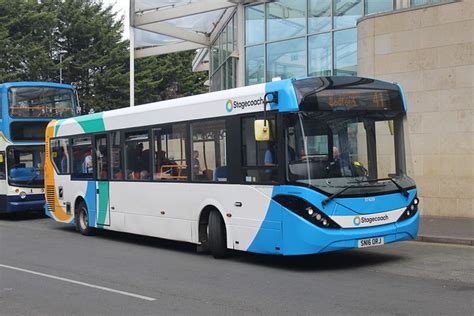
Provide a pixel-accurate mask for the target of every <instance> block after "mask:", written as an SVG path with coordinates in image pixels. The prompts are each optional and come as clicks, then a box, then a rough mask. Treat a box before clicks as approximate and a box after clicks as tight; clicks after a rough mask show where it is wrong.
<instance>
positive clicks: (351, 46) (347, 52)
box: [334, 28, 357, 76]
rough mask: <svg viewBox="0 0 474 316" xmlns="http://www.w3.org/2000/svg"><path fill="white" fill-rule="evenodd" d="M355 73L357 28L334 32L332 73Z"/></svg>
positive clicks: (347, 74)
mask: <svg viewBox="0 0 474 316" xmlns="http://www.w3.org/2000/svg"><path fill="white" fill-rule="evenodd" d="M356 73H357V29H355V28H353V29H349V30H344V31H339V32H334V74H335V75H337V76H341V75H342V76H344V75H346V76H354V75H356Z"/></svg>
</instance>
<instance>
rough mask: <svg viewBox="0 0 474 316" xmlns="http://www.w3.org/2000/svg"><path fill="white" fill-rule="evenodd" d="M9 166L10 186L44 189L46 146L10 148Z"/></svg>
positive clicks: (8, 155) (8, 152)
mask: <svg viewBox="0 0 474 316" xmlns="http://www.w3.org/2000/svg"><path fill="white" fill-rule="evenodd" d="M2 158H4V156H2ZM54 158H56V157H53V159H54ZM7 166H8V182H9V184H10V185H15V186H23V187H42V186H43V184H44V170H43V166H44V146H43V145H35V146H9V147H8V149H7Z"/></svg>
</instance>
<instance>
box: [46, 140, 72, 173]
mask: <svg viewBox="0 0 474 316" xmlns="http://www.w3.org/2000/svg"><path fill="white" fill-rule="evenodd" d="M68 147H69V140H68V139H67V138H64V139H52V140H51V143H50V148H51V162H52V163H53V166H54V168H55V169H56V173H57V174H69V150H68Z"/></svg>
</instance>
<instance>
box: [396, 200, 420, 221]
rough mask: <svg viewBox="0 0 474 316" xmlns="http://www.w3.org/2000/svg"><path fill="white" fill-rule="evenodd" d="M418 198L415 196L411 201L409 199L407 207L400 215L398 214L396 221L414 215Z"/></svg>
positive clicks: (416, 210)
mask: <svg viewBox="0 0 474 316" xmlns="http://www.w3.org/2000/svg"><path fill="white" fill-rule="evenodd" d="M419 202H420V201H419V200H418V198H417V197H415V198H414V199H413V201H411V203H410V205H408V206H407V208H406V209H405V211H404V212H403V213H402V215H401V216H400V218H399V219H398V220H397V222H400V221H403V220H406V219H409V218H411V217H413V216H415V214H416V213H417V212H418V204H419Z"/></svg>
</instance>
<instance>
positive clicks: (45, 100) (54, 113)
mask: <svg viewBox="0 0 474 316" xmlns="http://www.w3.org/2000/svg"><path fill="white" fill-rule="evenodd" d="M74 98H75V95H74V92H73V90H72V89H66V88H56V87H34V86H31V87H14V88H10V89H9V91H8V103H9V113H10V116H11V117H15V118H34V117H42V118H43V117H47V118H61V117H71V116H73V115H74Z"/></svg>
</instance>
